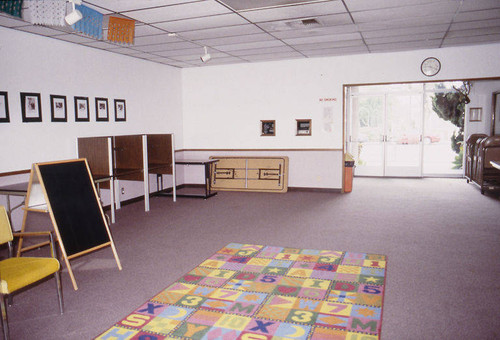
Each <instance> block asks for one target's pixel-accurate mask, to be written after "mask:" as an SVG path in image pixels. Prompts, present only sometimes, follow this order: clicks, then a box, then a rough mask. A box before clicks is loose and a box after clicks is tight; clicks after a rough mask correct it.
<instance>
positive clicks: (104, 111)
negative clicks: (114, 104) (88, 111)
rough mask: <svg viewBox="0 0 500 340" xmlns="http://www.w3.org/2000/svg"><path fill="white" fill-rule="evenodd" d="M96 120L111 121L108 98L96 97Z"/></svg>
mask: <svg viewBox="0 0 500 340" xmlns="http://www.w3.org/2000/svg"><path fill="white" fill-rule="evenodd" d="M95 120H96V121H98V122H107V121H109V111H108V98H96V99H95Z"/></svg>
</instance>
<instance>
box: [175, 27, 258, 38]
mask: <svg viewBox="0 0 500 340" xmlns="http://www.w3.org/2000/svg"><path fill="white" fill-rule="evenodd" d="M256 33H262V30H261V29H260V28H259V27H257V26H256V25H252V24H247V25H237V26H226V27H217V28H206V29H202V30H196V31H187V32H182V33H181V35H182V37H184V38H187V39H191V40H200V39H210V38H220V37H230V36H235V35H249V34H256Z"/></svg>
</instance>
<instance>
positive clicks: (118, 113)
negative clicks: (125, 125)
mask: <svg viewBox="0 0 500 340" xmlns="http://www.w3.org/2000/svg"><path fill="white" fill-rule="evenodd" d="M126 120H127V108H126V106H125V99H115V121H116V122H124V121H126Z"/></svg>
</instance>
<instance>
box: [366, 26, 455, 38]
mask: <svg viewBox="0 0 500 340" xmlns="http://www.w3.org/2000/svg"><path fill="white" fill-rule="evenodd" d="M449 26H450V25H449V24H444V25H426V26H418V27H403V28H399V29H397V30H395V29H387V30H373V31H361V34H362V35H363V37H364V38H383V37H393V36H400V35H413V34H424V33H442V34H443V35H444V33H446V31H447V30H448V27H449Z"/></svg>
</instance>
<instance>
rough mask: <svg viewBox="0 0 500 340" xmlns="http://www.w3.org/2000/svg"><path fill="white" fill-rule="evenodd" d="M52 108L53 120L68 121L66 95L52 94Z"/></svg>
mask: <svg viewBox="0 0 500 340" xmlns="http://www.w3.org/2000/svg"><path fill="white" fill-rule="evenodd" d="M50 110H51V114H52V121H53V122H67V121H68V110H67V108H66V96H58V95H55V94H51V95H50Z"/></svg>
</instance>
